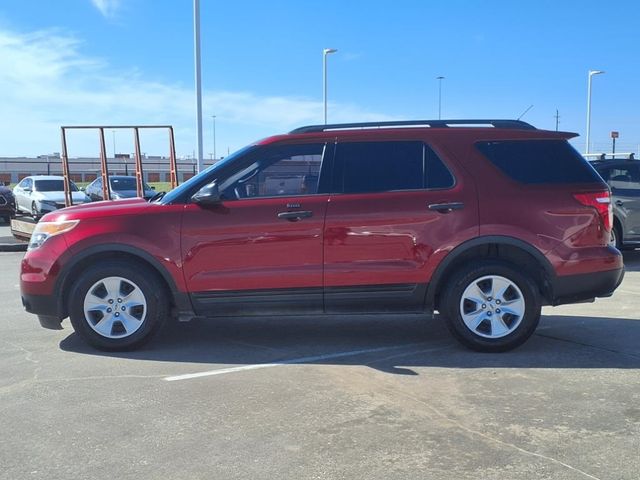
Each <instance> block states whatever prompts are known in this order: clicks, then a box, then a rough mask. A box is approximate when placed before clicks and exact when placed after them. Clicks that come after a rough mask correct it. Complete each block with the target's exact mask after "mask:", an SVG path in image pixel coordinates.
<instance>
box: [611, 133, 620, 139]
mask: <svg viewBox="0 0 640 480" xmlns="http://www.w3.org/2000/svg"><path fill="white" fill-rule="evenodd" d="M619 136H620V132H611V138H618V137H619Z"/></svg>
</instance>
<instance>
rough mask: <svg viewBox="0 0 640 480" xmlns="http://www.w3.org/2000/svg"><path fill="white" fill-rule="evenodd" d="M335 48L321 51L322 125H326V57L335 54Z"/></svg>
mask: <svg viewBox="0 0 640 480" xmlns="http://www.w3.org/2000/svg"><path fill="white" fill-rule="evenodd" d="M337 51H338V49H337V48H325V49H324V50H322V87H323V97H322V98H323V103H324V124H325V125H326V124H327V55H329V54H331V53H336V52H337Z"/></svg>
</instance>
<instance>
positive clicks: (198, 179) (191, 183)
mask: <svg viewBox="0 0 640 480" xmlns="http://www.w3.org/2000/svg"><path fill="white" fill-rule="evenodd" d="M254 148H255V146H254V145H250V146H248V147H244V148H241V149H240V150H238V151H237V152H234V153H232V154H231V155H228V156H227V157H226V158H224V159H223V160H220V161H219V162H216V163H214V164H213V165H211V166H210V167H208V168H206V169H205V170H203V171H201V172H200V173H199V174H197V175H196V176H195V177H191V178H190V179H189V180H187V181H186V182H184V183H183V184H182V185H180V186H178V187H176V188H174V189H173V190H171V191H170V192H168V193H167V194H166V195H164V196H163V197H162V198H161V199H160V203H162V204H164V205H166V204H168V203H172V202H174V201H176V200H177V199H178V198H180V197H181V196H182V195H183V194H184V193H185V192H187V191H189V190H190V189H192V188H194V187H196V186H197V185H198V184H200V183H202V182H203V181H205V178H207V179H208V178H210V176H211V174H212V173H214V172H216V171H217V170H219V169H220V168H222V167H225V166H226V165H227V164H229V163H230V162H233V161H234V160H235V159H236V158H238V157H240V156H242V155H244V154H245V153H247V152H249V151H251V150H253V149H254Z"/></svg>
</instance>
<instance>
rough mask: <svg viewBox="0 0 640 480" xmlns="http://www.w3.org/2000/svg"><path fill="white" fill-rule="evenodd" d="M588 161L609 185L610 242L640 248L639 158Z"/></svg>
mask: <svg viewBox="0 0 640 480" xmlns="http://www.w3.org/2000/svg"><path fill="white" fill-rule="evenodd" d="M632 158H633V157H632ZM592 164H593V166H594V167H595V169H596V170H597V171H598V173H599V174H600V175H601V176H602V178H603V179H604V181H605V182H607V184H608V185H609V187H610V188H611V195H612V197H613V230H612V231H611V242H612V244H614V245H615V246H616V247H618V248H625V247H631V248H633V247H640V161H638V160H633V159H629V160H623V159H609V160H597V161H594V162H592Z"/></svg>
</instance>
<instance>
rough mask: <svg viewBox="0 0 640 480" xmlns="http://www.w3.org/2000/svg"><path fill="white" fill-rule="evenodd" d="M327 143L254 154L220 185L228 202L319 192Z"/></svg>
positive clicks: (271, 148)
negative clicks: (321, 168)
mask: <svg viewBox="0 0 640 480" xmlns="http://www.w3.org/2000/svg"><path fill="white" fill-rule="evenodd" d="M324 150H325V144H323V143H322V144H320V143H316V144H303V145H281V146H275V147H267V148H264V149H262V150H259V151H256V152H254V155H253V156H252V161H251V163H250V164H249V165H246V164H244V165H243V168H240V170H238V171H236V172H234V173H232V174H231V175H230V176H229V177H228V178H227V179H226V180H224V181H223V182H222V183H221V184H220V187H219V188H220V191H221V192H222V196H223V198H224V199H227V200H230V199H240V198H252V197H276V196H295V195H312V194H315V193H318V182H319V179H320V166H321V164H322V158H323V155H324Z"/></svg>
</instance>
